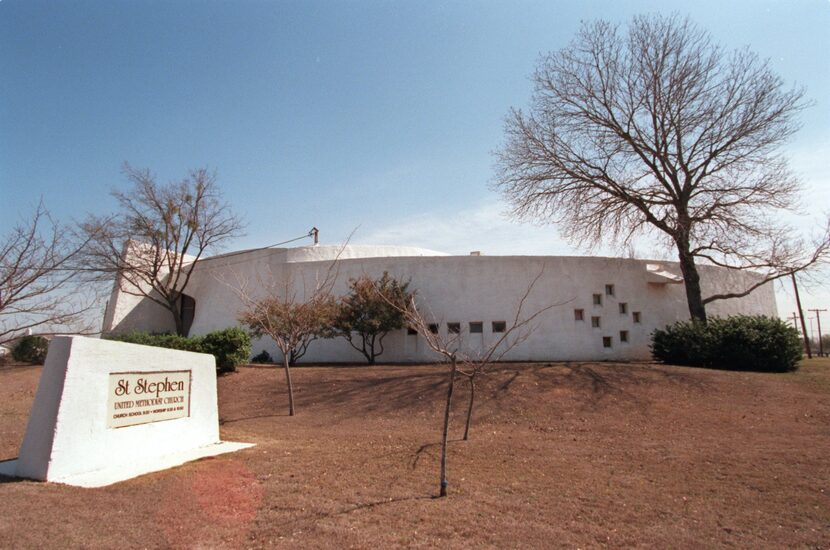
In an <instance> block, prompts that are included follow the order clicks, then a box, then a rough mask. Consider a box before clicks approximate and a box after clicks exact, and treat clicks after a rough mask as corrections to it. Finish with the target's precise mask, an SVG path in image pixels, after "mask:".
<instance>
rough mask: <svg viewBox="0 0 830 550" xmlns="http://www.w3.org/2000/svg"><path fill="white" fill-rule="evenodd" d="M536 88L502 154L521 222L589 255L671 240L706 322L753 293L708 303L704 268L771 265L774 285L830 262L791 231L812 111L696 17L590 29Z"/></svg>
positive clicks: (824, 247)
mask: <svg viewBox="0 0 830 550" xmlns="http://www.w3.org/2000/svg"><path fill="white" fill-rule="evenodd" d="M533 78H534V81H535V92H534V95H533V100H532V103H531V107H530V110H529V112H528V113H523V112H521V111H518V110H513V111H511V112H510V114H509V115H508V118H507V120H506V123H505V132H506V142H505V145H504V146H503V148H502V149H501V150H500V151H499V152H498V153H497V158H498V176H497V180H496V187H497V188H498V189H499V190H500V191H501V192H502V193H503V195H504V196H505V197H506V198H507V199H508V201H509V202H510V204H511V205H512V212H513V215H514V216H516V217H518V218H524V219H533V220H537V221H538V220H548V221H552V222H554V223H557V224H558V225H559V227H560V229H561V232H562V233H563V235H564V236H565V237H567V238H569V239H570V240H572V241H573V242H578V243H582V244H583V245H585V246H592V245H593V244H596V243H598V242H600V241H602V240H608V241H611V242H619V243H621V244H625V245H627V244H629V243H630V242H631V240H632V239H635V238H637V237H638V236H640V235H643V234H645V233H649V232H655V233H657V234H659V235H663V236H664V237H665V239H666V240H667V241H669V242H670V243H671V245H672V246H673V247H674V248H675V249H676V251H677V254H678V257H679V260H680V267H681V270H682V272H683V276H684V283H685V285H686V294H687V299H688V302H689V312H690V314H691V316H692V317H693V318H697V319H700V320H705V318H706V311H705V304H707V303H710V302H712V301H714V300H718V299H725V298H730V297H738V296H743V295H745V293H743V292H742V291H738V292H734V293H724V294H718V295H714V296H710V297H707V298H705V299H704V297H703V296H702V294H701V288H700V277H699V274H698V270H697V264H696V262H698V261H702V262H703V263H712V264H714V265H727V264H728V265H729V266H731V267H732V268H734V269H743V270H747V269H749V270H752V269H755V268H756V267H757V266H758V265H763V266H764V268H765V269H764V273H762V275H761V278H762V279H765V280H767V281H770V280H774V279H775V278H778V277H782V276H785V275H787V274H789V273H792V272H793V271H799V270H803V269H806V268H808V267H811V266H813V265H815V264H816V263H819V262H820V261H823V260H822V258H826V257H827V254H828V251H829V250H828V243H830V239H825V240H824V241H820V242H818V243H815V246H814V247H813V248H809V247H807V246H806V244H805V243H803V242H801V241H799V240H798V239H793V238H792V237H790V235H792V234H794V232H793V231H792V229H791V228H789V227H786V226H783V225H782V224H780V222H778V221H777V220H778V219H780V215H779V214H780V213H781V212H782V211H792V210H793V209H794V208H795V207H796V199H797V197H798V194H799V191H800V186H799V184H798V182H797V180H796V179H795V177H793V175H792V174H791V173H790V171H789V169H788V167H787V162H786V160H785V159H784V158H783V157H781V156H780V155H779V154H778V151H779V149H780V147H781V145H782V144H783V143H784V142H785V141H786V140H787V139H788V138H789V137H790V136H791V135H792V134H793V133H795V132H796V130H797V129H798V123H797V122H796V116H797V115H798V114H799V113H800V112H801V111H802V110H804V109H805V108H806V107H807V106H808V104H809V103H808V102H806V101H805V100H804V91H803V90H802V89H800V88H789V89H788V88H786V87H785V85H784V83H783V81H782V80H781V79H780V78H779V77H778V76H776V75H774V74H773V73H772V71H771V70H770V68H769V64H768V63H767V62H766V61H763V60H760V59H759V58H758V57H757V56H756V55H755V54H753V53H751V52H749V51H747V50H738V51H736V52H732V53H728V52H725V51H723V50H722V49H721V48H720V47H719V46H717V45H716V44H713V43H712V41H711V39H710V37H709V35H708V34H707V33H706V32H704V31H702V30H701V29H699V28H698V27H696V26H695V25H693V24H692V23H691V22H690V21H689V20H688V19H683V18H680V17H677V16H670V17H665V16H660V15H656V16H643V17H635V18H634V19H633V21H632V22H631V24H630V25H629V27H628V29H627V32H626V31H623V30H622V29H620V28H619V27H617V26H615V25H612V24H610V23H608V22H605V21H597V22H593V23H586V24H584V25H583V27H582V29H581V31H580V32H579V33H578V35H577V36H576V38H575V39H574V40H573V42H572V43H571V44H570V45H569V46H568V47H567V48H564V49H562V50H559V51H557V52H553V53H550V54H547V55H545V56H544V57H543V58H542V59H541V60H540V62H539V64H538V67H537V70H536V73H535V74H534V77H533ZM586 243H587V244H586ZM813 256H817V257H818V260H817V261H815V262H812V261H811V258H812V257H813ZM750 286H752V287H753V288H747V289H746V290H747V291H749V292H751V291H752V290H753V289H754V288H757V286H760V285H754V283H753V284H752V285H750Z"/></svg>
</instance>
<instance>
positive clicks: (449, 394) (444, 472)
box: [440, 359, 456, 497]
mask: <svg viewBox="0 0 830 550" xmlns="http://www.w3.org/2000/svg"><path fill="white" fill-rule="evenodd" d="M455 370H456V369H455V359H453V360H452V363H451V364H450V383H449V384H448V385H447V406H446V407H445V408H444V431H443V433H442V434H441V492H440V496H442V497H445V496H447V486H448V485H449V482H448V481H447V435H448V434H449V431H450V407H451V406H452V390H453V387H454V386H455Z"/></svg>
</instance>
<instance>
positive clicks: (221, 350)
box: [105, 327, 251, 374]
mask: <svg viewBox="0 0 830 550" xmlns="http://www.w3.org/2000/svg"><path fill="white" fill-rule="evenodd" d="M105 338H106V339H108V340H115V341H118V342H127V343H130V344H141V345H143V346H154V347H158V348H168V349H177V350H182V351H192V352H196V353H207V354H210V355H213V356H214V357H215V358H216V372H218V373H219V374H222V373H225V372H231V371H234V370H236V367H237V365H240V364H242V363H245V362H246V361H247V360H248V357H250V355H251V337H250V336H248V333H247V332H245V331H244V330H242V329H241V328H238V327H233V328H227V329H224V330H217V331H215V332H210V333H208V334H205V335H204V336H193V337H190V338H188V337H186V336H178V335H176V334H151V333H148V332H130V333H128V334H112V335H108V336H106V337H105Z"/></svg>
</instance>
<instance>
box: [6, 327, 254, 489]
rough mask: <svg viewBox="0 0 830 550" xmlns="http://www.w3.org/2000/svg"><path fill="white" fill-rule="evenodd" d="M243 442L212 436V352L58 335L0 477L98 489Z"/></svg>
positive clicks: (215, 424) (215, 419)
mask: <svg viewBox="0 0 830 550" xmlns="http://www.w3.org/2000/svg"><path fill="white" fill-rule="evenodd" d="M251 446H252V445H251V444H248V443H231V442H222V441H220V440H219V413H218V409H217V401H216V367H215V362H214V358H213V356H211V355H205V354H202V353H190V352H186V351H177V350H169V349H163V348H155V347H149V346H139V345H136V344H125V343H122V342H113V341H108V340H98V339H95V338H85V337H82V336H60V337H56V338H54V339H53V340H52V342H51V344H50V345H49V353H48V355H47V357H46V363H45V365H44V367H43V373H42V374H41V377H40V384H39V385H38V389H37V393H36V395H35V401H34V404H33V406H32V412H31V415H30V416H29V424H28V426H27V427H26V435H25V436H24V437H23V444H22V445H21V447H20V456H19V457H18V458H17V460H10V461H6V462H1V463H0V474H4V475H9V476H16V477H25V478H30V479H38V480H45V481H55V482H59V483H66V484H68V485H78V486H82V487H101V486H104V485H109V484H111V483H115V482H117V481H122V480H125V479H130V478H132V477H136V476H138V475H141V474H145V473H148V472H155V471H158V470H163V469H166V468H170V467H173V466H177V465H179V464H183V463H185V462H188V461H190V460H195V459H198V458H203V457H206V456H214V455H218V454H222V453H228V452H232V451H237V450H240V449H244V448H246V447H251Z"/></svg>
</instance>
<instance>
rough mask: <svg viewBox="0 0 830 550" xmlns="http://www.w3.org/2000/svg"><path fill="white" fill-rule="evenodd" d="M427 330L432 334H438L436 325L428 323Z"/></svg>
mask: <svg viewBox="0 0 830 550" xmlns="http://www.w3.org/2000/svg"><path fill="white" fill-rule="evenodd" d="M428 328H429V331H430V332H431V333H432V334H438V323H430V324H429V327H428Z"/></svg>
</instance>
